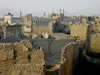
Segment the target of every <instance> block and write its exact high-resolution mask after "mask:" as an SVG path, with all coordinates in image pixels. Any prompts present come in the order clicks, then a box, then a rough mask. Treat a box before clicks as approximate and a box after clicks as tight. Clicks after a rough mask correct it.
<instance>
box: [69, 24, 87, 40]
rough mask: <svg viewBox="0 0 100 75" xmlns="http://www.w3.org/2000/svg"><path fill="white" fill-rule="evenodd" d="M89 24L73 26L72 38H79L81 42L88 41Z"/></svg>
mask: <svg viewBox="0 0 100 75" xmlns="http://www.w3.org/2000/svg"><path fill="white" fill-rule="evenodd" d="M87 28H88V25H87V24H73V25H72V26H71V28H70V29H71V30H70V31H71V36H72V37H75V38H79V39H80V40H86V39H87Z"/></svg>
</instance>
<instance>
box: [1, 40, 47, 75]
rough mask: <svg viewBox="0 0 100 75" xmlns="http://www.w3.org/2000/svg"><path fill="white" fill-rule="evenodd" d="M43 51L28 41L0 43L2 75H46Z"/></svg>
mask: <svg viewBox="0 0 100 75" xmlns="http://www.w3.org/2000/svg"><path fill="white" fill-rule="evenodd" d="M44 65H45V55H44V52H43V49H42V48H40V49H34V50H33V49H32V45H31V44H30V43H29V42H28V41H21V42H20V43H0V75H44Z"/></svg>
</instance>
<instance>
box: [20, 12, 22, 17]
mask: <svg viewBox="0 0 100 75" xmlns="http://www.w3.org/2000/svg"><path fill="white" fill-rule="evenodd" d="M21 18H22V12H21V11H20V19H21Z"/></svg>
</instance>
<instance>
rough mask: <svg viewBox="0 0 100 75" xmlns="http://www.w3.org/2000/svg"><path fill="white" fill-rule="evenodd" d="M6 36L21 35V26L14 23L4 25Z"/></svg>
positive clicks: (16, 36) (17, 36)
mask: <svg viewBox="0 0 100 75" xmlns="http://www.w3.org/2000/svg"><path fill="white" fill-rule="evenodd" d="M5 32H6V38H9V37H15V38H20V37H21V35H22V26H21V25H14V26H6V31H5Z"/></svg>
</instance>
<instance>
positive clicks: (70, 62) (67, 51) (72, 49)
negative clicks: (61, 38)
mask: <svg viewBox="0 0 100 75" xmlns="http://www.w3.org/2000/svg"><path fill="white" fill-rule="evenodd" d="M78 58H79V43H78V42H71V43H69V44H67V45H66V46H65V47H63V49H62V58H61V62H62V63H63V64H62V66H63V67H62V70H61V75H73V69H74V67H75V65H76V64H77V61H78Z"/></svg>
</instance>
